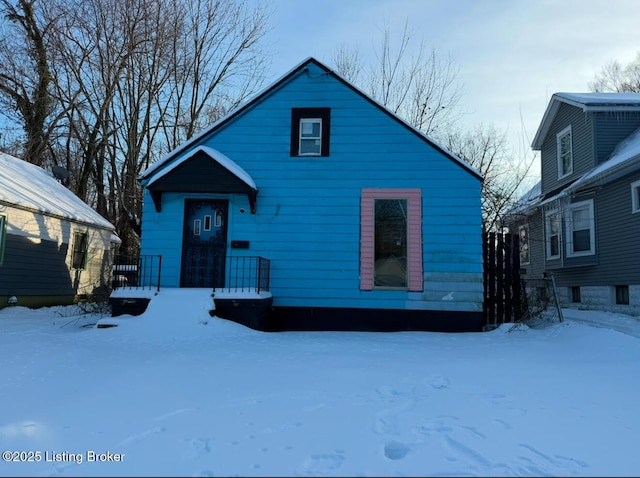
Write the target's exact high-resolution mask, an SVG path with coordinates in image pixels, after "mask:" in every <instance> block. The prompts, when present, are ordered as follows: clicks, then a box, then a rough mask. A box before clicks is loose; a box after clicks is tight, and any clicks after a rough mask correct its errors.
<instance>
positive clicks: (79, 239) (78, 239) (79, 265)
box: [71, 231, 88, 269]
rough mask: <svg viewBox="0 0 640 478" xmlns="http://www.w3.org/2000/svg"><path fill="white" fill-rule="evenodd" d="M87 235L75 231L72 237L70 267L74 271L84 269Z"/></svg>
mask: <svg viewBox="0 0 640 478" xmlns="http://www.w3.org/2000/svg"><path fill="white" fill-rule="evenodd" d="M87 243H88V240H87V233H86V232H83V231H76V232H75V234H74V235H73V250H72V257H71V266H72V267H73V268H74V269H84V268H85V267H86V265H87V245H88V244H87Z"/></svg>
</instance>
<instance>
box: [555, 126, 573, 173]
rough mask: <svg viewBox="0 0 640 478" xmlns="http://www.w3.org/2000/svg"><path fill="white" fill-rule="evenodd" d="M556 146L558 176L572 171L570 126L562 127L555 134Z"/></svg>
mask: <svg viewBox="0 0 640 478" xmlns="http://www.w3.org/2000/svg"><path fill="white" fill-rule="evenodd" d="M556 140H557V146H558V178H562V177H564V176H567V175H569V174H571V173H572V172H573V146H572V143H571V126H568V127H567V128H565V129H563V130H562V131H560V133H558V135H557V136H556Z"/></svg>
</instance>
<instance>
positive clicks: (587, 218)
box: [566, 200, 596, 257]
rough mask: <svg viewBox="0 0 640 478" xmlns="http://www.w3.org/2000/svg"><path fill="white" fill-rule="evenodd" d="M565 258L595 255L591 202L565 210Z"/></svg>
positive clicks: (584, 202) (578, 204)
mask: <svg viewBox="0 0 640 478" xmlns="http://www.w3.org/2000/svg"><path fill="white" fill-rule="evenodd" d="M566 224H567V239H566V242H567V257H575V256H586V255H592V254H595V252H596V248H595V227H594V219H593V201H591V200H590V201H582V202H579V203H574V204H571V205H570V206H569V207H568V208H567V219H566Z"/></svg>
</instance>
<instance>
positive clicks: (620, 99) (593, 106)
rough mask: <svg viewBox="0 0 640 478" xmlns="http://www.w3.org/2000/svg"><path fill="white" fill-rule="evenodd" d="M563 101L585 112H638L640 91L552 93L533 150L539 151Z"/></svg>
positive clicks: (534, 139) (534, 140)
mask: <svg viewBox="0 0 640 478" xmlns="http://www.w3.org/2000/svg"><path fill="white" fill-rule="evenodd" d="M563 103H565V104H568V105H572V106H576V107H578V108H581V109H582V111H584V112H585V113H587V112H622V111H638V112H640V93H554V94H553V96H552V97H551V100H550V101H549V105H548V106H547V109H546V111H545V112H544V115H543V117H542V122H541V123H540V126H539V127H538V131H537V132H536V135H535V137H534V138H533V142H532V143H531V147H532V148H533V149H534V150H535V151H540V149H541V148H542V143H544V140H545V138H546V136H547V133H548V132H549V128H550V127H551V123H553V119H554V118H555V116H556V113H557V112H558V109H559V108H560V105H561V104H563Z"/></svg>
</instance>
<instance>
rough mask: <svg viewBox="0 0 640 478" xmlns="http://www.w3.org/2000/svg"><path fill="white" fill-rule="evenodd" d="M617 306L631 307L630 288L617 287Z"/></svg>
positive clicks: (626, 286)
mask: <svg viewBox="0 0 640 478" xmlns="http://www.w3.org/2000/svg"><path fill="white" fill-rule="evenodd" d="M616 304H618V305H629V286H628V285H617V286H616Z"/></svg>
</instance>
